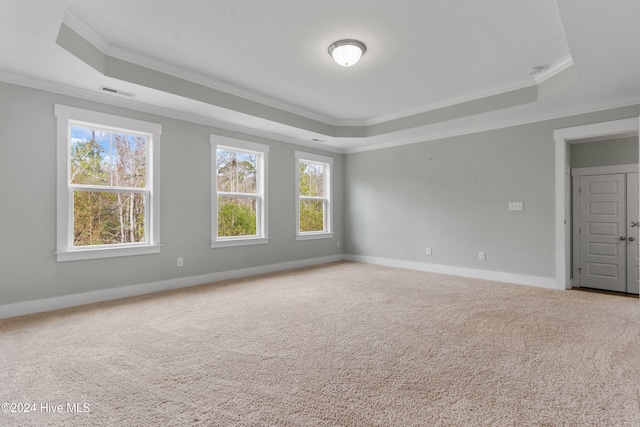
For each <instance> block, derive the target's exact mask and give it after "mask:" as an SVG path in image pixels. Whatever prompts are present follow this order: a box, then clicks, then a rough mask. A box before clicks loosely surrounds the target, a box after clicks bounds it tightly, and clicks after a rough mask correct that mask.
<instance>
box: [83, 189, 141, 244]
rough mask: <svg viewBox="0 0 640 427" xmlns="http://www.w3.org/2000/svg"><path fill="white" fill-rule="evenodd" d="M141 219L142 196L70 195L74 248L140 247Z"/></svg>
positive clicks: (119, 194) (90, 193) (113, 194)
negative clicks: (130, 244)
mask: <svg viewBox="0 0 640 427" xmlns="http://www.w3.org/2000/svg"><path fill="white" fill-rule="evenodd" d="M144 219H145V200H144V195H143V194H136V193H111V192H101V191H80V190H78V191H74V192H73V244H74V245H75V246H89V245H108V244H122V243H142V242H144V241H145V223H144Z"/></svg>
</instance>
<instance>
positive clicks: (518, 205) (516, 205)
mask: <svg viewBox="0 0 640 427" xmlns="http://www.w3.org/2000/svg"><path fill="white" fill-rule="evenodd" d="M509 210H510V211H521V210H524V203H522V202H509Z"/></svg>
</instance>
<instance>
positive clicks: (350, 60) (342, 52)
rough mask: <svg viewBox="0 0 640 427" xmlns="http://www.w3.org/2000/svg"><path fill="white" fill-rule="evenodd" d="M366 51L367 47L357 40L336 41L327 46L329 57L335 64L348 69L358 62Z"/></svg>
mask: <svg viewBox="0 0 640 427" xmlns="http://www.w3.org/2000/svg"><path fill="white" fill-rule="evenodd" d="M366 51H367V47H366V46H365V45H364V43H362V42H361V41H358V40H351V39H345V40H338V41H337V42H335V43H333V44H331V46H329V55H331V56H332V57H333V60H334V61H336V64H338V65H342V66H343V67H350V66H352V65H354V64H355V63H356V62H358V61H359V60H360V58H361V57H362V55H364V53H365V52H366Z"/></svg>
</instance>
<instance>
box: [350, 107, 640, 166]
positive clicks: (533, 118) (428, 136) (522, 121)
mask: <svg viewBox="0 0 640 427" xmlns="http://www.w3.org/2000/svg"><path fill="white" fill-rule="evenodd" d="M633 105H640V97H638V96H634V97H630V98H621V99H618V100H614V101H608V102H603V103H599V104H592V105H590V106H584V107H583V108H574V109H567V110H565V111H560V112H555V113H550V114H531V115H527V116H524V117H522V118H519V119H517V120H514V119H506V120H504V121H502V122H501V123H496V124H492V125H487V126H469V127H466V128H464V129H456V130H451V131H444V132H439V133H429V132H428V130H425V136H417V137H407V138H404V139H399V140H397V141H392V142H383V143H380V144H373V145H369V146H366V147H359V148H351V149H345V150H344V154H355V153H363V152H366V151H375V150H383V149H385V148H393V147H399V146H402V145H411V144H418V143H421V142H429V141H436V140H439V139H445V138H452V137H456V136H463V135H470V134H474V133H480V132H487V131H492V130H497V129H505V128H509V127H514V126H521V125H527V124H531V123H539V122H544V121H547V120H554V119H561V118H564V117H571V116H578V115H581V114H589V113H596V112H599V111H606V110H612V109H614V108H623V107H630V106H633Z"/></svg>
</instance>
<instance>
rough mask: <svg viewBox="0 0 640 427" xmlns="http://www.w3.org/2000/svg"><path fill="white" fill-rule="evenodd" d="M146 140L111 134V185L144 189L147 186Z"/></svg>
mask: <svg viewBox="0 0 640 427" xmlns="http://www.w3.org/2000/svg"><path fill="white" fill-rule="evenodd" d="M146 147H147V138H145V137H143V136H134V135H126V134H117V133H113V134H112V145H111V148H112V149H111V154H110V160H111V185H114V186H116V187H133V188H144V187H145V186H146V185H147V184H146V181H147V176H146V175H147V148H146Z"/></svg>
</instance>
